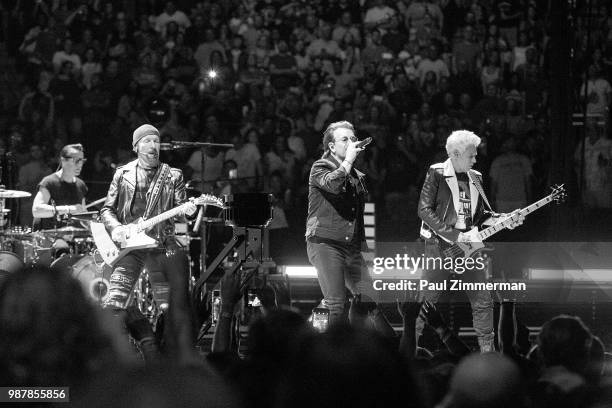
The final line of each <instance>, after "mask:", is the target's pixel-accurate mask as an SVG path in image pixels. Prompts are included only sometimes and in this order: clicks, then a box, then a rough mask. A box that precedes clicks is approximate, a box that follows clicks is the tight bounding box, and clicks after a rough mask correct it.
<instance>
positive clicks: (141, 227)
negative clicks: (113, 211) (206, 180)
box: [138, 203, 188, 232]
mask: <svg viewBox="0 0 612 408" xmlns="http://www.w3.org/2000/svg"><path fill="white" fill-rule="evenodd" d="M187 204H188V203H185V204H182V205H179V206H178V207H174V208H173V209H171V210H168V211H166V212H163V213H161V214H159V215H156V216H155V217H151V218H149V219H148V220H146V221H142V222H140V223H139V224H138V232H142V231H145V230H148V229H149V228H152V227H154V226H155V225H157V224H159V223H160V222H163V221H166V220H167V219H169V218H172V217H176V216H177V215H180V214H182V213H183V212H184V211H185V207H186V205H187Z"/></svg>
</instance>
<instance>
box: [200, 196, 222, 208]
mask: <svg viewBox="0 0 612 408" xmlns="http://www.w3.org/2000/svg"><path fill="white" fill-rule="evenodd" d="M193 203H194V204H195V205H212V206H214V207H219V208H224V207H225V204H224V203H223V200H222V199H220V198H219V197H217V196H214V195H212V194H202V195H201V196H199V197H196V198H194V199H193Z"/></svg>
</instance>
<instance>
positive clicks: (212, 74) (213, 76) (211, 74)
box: [207, 69, 217, 79]
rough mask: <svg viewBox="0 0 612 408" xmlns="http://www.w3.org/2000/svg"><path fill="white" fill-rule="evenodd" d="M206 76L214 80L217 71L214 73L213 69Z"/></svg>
mask: <svg viewBox="0 0 612 408" xmlns="http://www.w3.org/2000/svg"><path fill="white" fill-rule="evenodd" d="M207 75H208V78H210V79H215V78H216V77H217V71H215V70H214V69H211V70H209V71H208V73H207Z"/></svg>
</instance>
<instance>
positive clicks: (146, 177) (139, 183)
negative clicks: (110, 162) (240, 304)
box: [100, 124, 197, 341]
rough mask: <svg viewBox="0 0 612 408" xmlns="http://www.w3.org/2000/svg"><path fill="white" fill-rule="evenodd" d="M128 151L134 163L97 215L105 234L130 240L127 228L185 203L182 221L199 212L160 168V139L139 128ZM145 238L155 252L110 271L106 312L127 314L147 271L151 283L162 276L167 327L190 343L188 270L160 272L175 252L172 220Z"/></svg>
mask: <svg viewBox="0 0 612 408" xmlns="http://www.w3.org/2000/svg"><path fill="white" fill-rule="evenodd" d="M132 146H133V148H134V151H135V152H136V153H137V155H138V158H137V159H136V160H134V161H131V162H130V163H128V164H126V165H124V166H121V167H119V168H118V169H117V171H116V172H115V175H114V177H113V181H112V182H111V185H110V188H109V190H108V195H107V196H106V201H105V203H104V206H103V207H102V210H101V211H100V215H101V218H102V221H103V222H104V226H105V227H106V230H107V231H108V232H109V233H110V234H111V238H112V240H113V241H115V242H117V243H120V242H122V241H124V240H126V238H129V237H128V236H127V235H128V234H129V231H130V229H129V227H128V226H127V224H130V223H132V222H134V221H136V220H138V219H139V218H141V217H142V218H144V219H149V218H151V217H153V216H155V215H158V214H161V213H163V212H165V211H168V210H170V209H172V208H174V207H177V206H179V205H181V204H185V203H187V204H186V205H185V211H184V213H185V214H186V215H188V216H190V215H193V214H194V213H195V212H196V210H197V207H196V205H195V204H194V203H193V202H188V201H187V198H186V192H185V184H184V182H183V173H182V172H181V170H179V169H175V168H171V167H170V166H168V165H167V164H165V163H160V161H159V151H160V134H159V131H158V130H157V129H156V128H155V127H154V126H152V125H148V124H145V125H142V126H140V127H139V128H137V129H136V130H135V131H134V133H133V138H132ZM182 212H183V211H182ZM147 235H148V236H150V237H152V238H155V240H156V241H157V243H158V246H157V248H150V249H137V250H134V251H131V252H130V253H128V254H127V255H125V256H124V257H122V258H121V259H120V260H119V261H118V262H117V263H116V264H115V265H114V270H113V273H112V275H111V278H110V288H109V296H108V298H107V300H106V301H105V304H104V307H106V308H112V309H116V310H125V308H126V307H127V306H128V305H127V304H126V302H127V300H128V297H129V295H130V293H131V292H132V289H133V288H134V284H135V283H136V280H137V279H138V276H139V275H140V273H141V271H142V270H143V268H144V267H145V266H146V267H147V271H148V272H149V276H150V277H151V279H152V280H153V281H155V280H162V279H160V278H161V276H160V275H159V273H163V274H164V275H165V277H166V279H167V280H168V282H169V285H170V298H171V299H172V304H171V305H170V310H169V313H170V316H169V317H170V323H171V327H174V329H175V330H177V331H179V332H177V333H175V335H176V336H179V337H178V338H180V339H182V340H184V341H191V338H192V335H191V333H190V331H191V322H190V314H189V303H190V302H189V298H188V271H187V269H186V268H185V270H180V271H179V270H177V271H166V270H163V269H164V268H163V265H167V264H169V263H168V262H165V260H164V259H163V257H166V256H170V254H174V253H176V252H177V250H178V249H179V246H178V244H177V242H176V240H175V238H174V221H173V220H172V218H170V219H169V220H166V221H164V222H162V223H159V224H157V225H156V226H154V227H153V228H152V229H151V230H149V231H147ZM179 256H183V255H182V254H181V255H179ZM181 265H186V263H181ZM160 269H162V270H160ZM170 272H172V273H170ZM177 272H180V273H177ZM156 278H157V279H156ZM172 323H174V324H172Z"/></svg>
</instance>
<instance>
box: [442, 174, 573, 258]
mask: <svg viewBox="0 0 612 408" xmlns="http://www.w3.org/2000/svg"><path fill="white" fill-rule="evenodd" d="M551 189H552V193H550V194H549V195H547V196H546V197H544V198H542V199H541V200H539V201H536V202H535V203H533V204H531V205H529V206H527V207H525V208H522V209H520V210H518V211H517V212H516V213H515V214H513V215H512V216H510V217H506V218H503V219H501V220H500V221H499V222H497V223H495V224H493V225H491V226H490V227H487V228H485V229H483V230H482V231H478V227H474V228H472V229H471V230H469V231H467V232H464V233H463V235H464V236H465V238H466V241H465V242H464V241H462V242H454V243H452V242H448V241H445V240H444V239H442V238H440V239H439V240H438V242H439V245H438V246H439V249H440V252H441V253H442V255H443V257H448V258H459V257H463V258H469V257H472V256H473V255H474V253H475V252H477V251H479V250H482V249H483V248H484V244H483V243H482V242H483V241H484V240H485V239H487V238H489V237H491V236H492V235H494V234H496V233H498V232H500V231H502V230H504V229H506V228H508V227H509V226H510V225H512V224H513V223H514V222H515V221H516V220H517V219H518V218H519V217H520V216H527V215H528V214H530V213H532V212H534V211H535V210H537V209H540V208H542V207H544V206H545V205H547V204H549V203H551V202H552V201H555V202H556V203H557V204H558V203H560V202H562V201H563V200H565V197H566V194H565V187H563V184H561V185H560V186H554V187H551Z"/></svg>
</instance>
